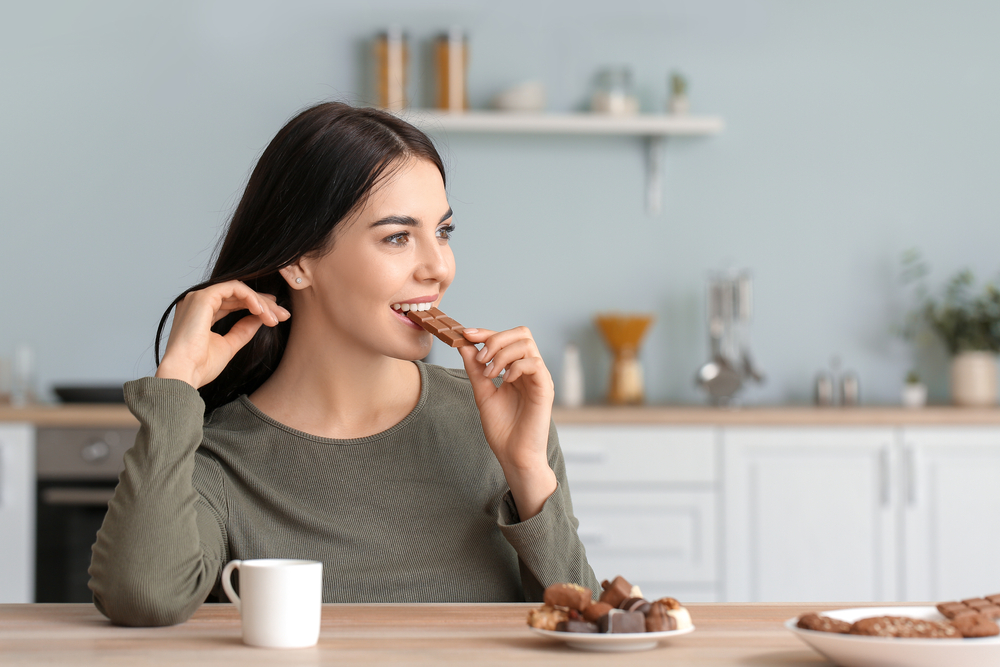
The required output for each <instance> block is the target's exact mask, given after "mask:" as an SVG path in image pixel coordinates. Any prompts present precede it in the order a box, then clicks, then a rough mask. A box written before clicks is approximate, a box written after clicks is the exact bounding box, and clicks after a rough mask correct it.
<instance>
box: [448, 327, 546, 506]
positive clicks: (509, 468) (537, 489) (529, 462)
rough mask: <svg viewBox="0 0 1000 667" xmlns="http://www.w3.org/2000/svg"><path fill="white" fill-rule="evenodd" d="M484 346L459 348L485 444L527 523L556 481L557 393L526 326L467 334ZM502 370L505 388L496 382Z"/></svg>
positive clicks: (469, 332)
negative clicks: (552, 458)
mask: <svg viewBox="0 0 1000 667" xmlns="http://www.w3.org/2000/svg"><path fill="white" fill-rule="evenodd" d="M465 337H466V339H468V340H470V341H472V342H473V343H484V345H483V348H482V349H481V350H476V348H475V347H474V346H472V345H465V346H462V347H459V348H458V351H459V353H460V354H461V355H462V360H463V361H464V362H465V370H466V372H467V373H468V374H469V380H470V381H471V382H472V392H473V394H474V395H475V398H476V405H477V406H478V407H479V414H480V419H481V420H482V423H483V433H484V434H485V435H486V441H487V442H488V443H489V445H490V448H491V449H492V450H493V453H494V454H495V455H496V457H497V460H498V461H499V462H500V467H501V468H503V471H504V475H505V477H506V478H507V484H508V485H509V486H510V490H511V494H512V495H513V496H514V502H515V503H516V504H517V509H518V514H519V515H520V518H521V520H522V521H524V520H526V519H529V518H531V517H532V516H534V515H536V514H538V512H539V511H540V510H541V509H542V505H544V504H545V501H546V500H547V499H548V497H549V496H551V495H552V493H553V491H555V490H556V486H557V482H556V477H555V473H553V472H552V469H551V468H550V467H549V462H548V454H547V449H548V441H549V424H550V422H551V419H552V400H553V397H554V395H555V391H554V388H553V385H552V376H551V375H550V374H549V370H548V368H546V367H545V362H543V361H542V355H541V354H539V353H538V346H536V345H535V341H534V339H533V338H532V337H531V332H530V331H528V329H527V327H517V328H516V329H509V330H507V331H499V332H497V331H490V330H488V329H466V330H465ZM501 370H503V372H504V377H503V383H502V384H501V385H500V386H499V387H497V386H495V385H494V384H493V380H494V378H496V377H498V376H499V375H500V371H501Z"/></svg>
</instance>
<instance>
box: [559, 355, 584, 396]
mask: <svg viewBox="0 0 1000 667" xmlns="http://www.w3.org/2000/svg"><path fill="white" fill-rule="evenodd" d="M559 403H560V404H561V405H563V406H564V407H567V408H578V407H580V406H581V405H583V364H582V363H580V349H579V348H578V347H577V346H576V345H574V344H573V343H570V344H568V345H567V346H566V349H565V351H564V352H563V367H562V387H561V388H560V396H559Z"/></svg>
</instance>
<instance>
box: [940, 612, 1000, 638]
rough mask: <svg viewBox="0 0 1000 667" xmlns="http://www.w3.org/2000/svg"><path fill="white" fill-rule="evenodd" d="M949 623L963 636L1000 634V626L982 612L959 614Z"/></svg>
mask: <svg viewBox="0 0 1000 667" xmlns="http://www.w3.org/2000/svg"><path fill="white" fill-rule="evenodd" d="M951 624H952V625H953V626H955V629H957V630H958V631H959V632H960V633H961V634H962V636H963V637H993V636H995V635H1000V626H997V624H996V623H994V622H993V620H992V619H989V618H987V617H986V616H984V615H982V614H970V615H968V616H959V617H957V618H955V619H954V620H953V621H952V622H951Z"/></svg>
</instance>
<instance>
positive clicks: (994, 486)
mask: <svg viewBox="0 0 1000 667" xmlns="http://www.w3.org/2000/svg"><path fill="white" fill-rule="evenodd" d="M902 459H903V461H902V472H903V491H904V498H903V506H904V517H905V527H906V528H905V532H904V536H903V539H904V544H905V547H904V560H903V562H904V566H903V567H904V572H905V577H904V580H905V590H904V592H903V597H904V599H908V600H932V601H938V602H939V601H942V600H949V599H956V598H957V599H962V598H969V597H977V596H981V595H989V594H992V593H997V592H1000V566H998V565H997V562H998V560H997V559H998V558H1000V528H998V518H997V517H998V512H1000V509H998V508H1000V428H996V427H941V428H907V429H905V430H904V431H903V452H902Z"/></svg>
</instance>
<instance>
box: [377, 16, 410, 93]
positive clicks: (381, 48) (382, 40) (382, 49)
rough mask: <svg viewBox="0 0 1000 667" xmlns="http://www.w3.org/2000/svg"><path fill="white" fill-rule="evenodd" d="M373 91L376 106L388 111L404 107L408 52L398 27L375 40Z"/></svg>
mask: <svg viewBox="0 0 1000 667" xmlns="http://www.w3.org/2000/svg"><path fill="white" fill-rule="evenodd" d="M373 50H374V55H375V77H376V81H375V89H376V91H377V93H378V105H379V106H380V107H382V108H383V109H388V110H389V111H401V110H402V109H404V108H405V107H406V69H407V66H408V64H409V50H408V48H407V45H406V33H404V32H403V30H402V29H401V28H400V27H399V26H392V27H390V28H389V30H387V31H386V32H384V33H382V34H381V35H379V36H378V37H377V38H376V39H375V45H374V49H373Z"/></svg>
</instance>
